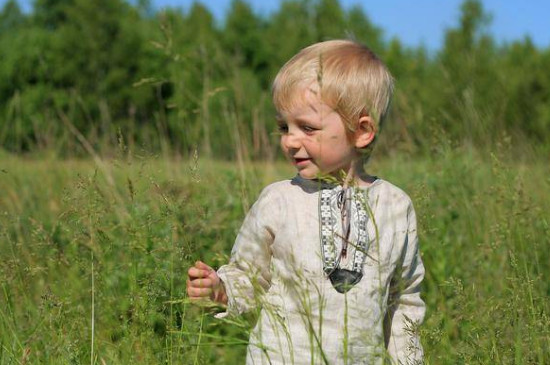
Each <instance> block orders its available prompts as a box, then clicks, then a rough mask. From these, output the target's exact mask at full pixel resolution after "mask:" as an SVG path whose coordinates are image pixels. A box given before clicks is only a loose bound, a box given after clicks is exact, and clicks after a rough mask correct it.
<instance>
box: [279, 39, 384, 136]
mask: <svg viewBox="0 0 550 365" xmlns="http://www.w3.org/2000/svg"><path fill="white" fill-rule="evenodd" d="M312 83H316V84H317V87H316V89H318V90H319V91H320V97H321V100H322V101H323V102H324V103H326V104H327V105H329V106H330V107H331V108H332V109H334V110H335V111H336V112H337V113H338V114H340V116H341V118H342V119H343V120H344V122H345V124H346V126H347V127H348V129H349V130H350V131H354V130H355V128H356V127H357V125H356V123H357V121H358V119H359V118H360V117H361V116H364V115H369V116H370V117H371V118H373V120H374V122H375V126H376V128H377V129H378V128H379V127H380V124H381V123H382V121H383V120H384V117H385V116H386V113H387V111H388V107H389V104H390V99H391V95H392V91H393V78H392V76H391V74H390V73H389V71H388V70H387V68H386V66H385V65H384V64H383V63H382V61H381V60H380V59H379V58H378V57H377V56H376V55H375V54H374V53H373V52H372V51H371V50H370V49H368V48H367V47H365V46H364V45H362V44H359V43H357V42H354V41H350V40H332V41H326V42H320V43H315V44H313V45H311V46H309V47H306V48H304V49H302V50H301V51H300V52H298V54H296V55H295V56H294V57H292V58H291V59H290V60H289V61H288V62H287V63H286V64H285V65H284V66H283V67H282V68H281V70H280V71H279V73H278V74H277V76H276V77H275V80H274V82H273V88H272V93H273V103H274V105H275V108H276V109H277V111H278V112H279V113H280V112H284V111H288V110H290V109H291V108H292V107H294V106H296V104H298V103H299V102H300V101H301V98H302V97H301V95H300V94H299V92H300V91H301V90H303V87H304V86H307V85H311V84H312Z"/></svg>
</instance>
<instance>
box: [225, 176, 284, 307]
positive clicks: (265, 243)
mask: <svg viewBox="0 0 550 365" xmlns="http://www.w3.org/2000/svg"><path fill="white" fill-rule="evenodd" d="M280 208H281V204H280V202H279V199H278V198H277V194H275V192H274V191H273V188H272V187H270V186H268V187H266V188H265V189H264V190H263V191H262V193H261V194H260V197H259V198H258V200H257V201H256V202H255V203H254V205H253V206H252V208H251V209H250V211H249V212H248V214H247V215H246V218H245V219H244V222H243V224H242V226H241V229H240V231H239V234H238V236H237V239H236V240H235V244H234V246H233V249H232V250H231V259H230V261H229V263H228V264H227V265H224V266H222V267H220V269H219V270H218V275H219V277H220V279H221V281H222V282H223V284H224V286H225V290H226V294H227V298H228V303H227V312H226V313H221V314H219V315H218V317H223V316H225V315H228V314H229V315H235V314H241V313H244V312H248V311H251V310H252V309H254V308H257V307H259V305H260V301H261V297H262V294H263V293H265V292H266V291H267V290H268V289H269V287H270V285H271V270H270V266H271V255H272V253H271V244H272V243H273V240H274V238H275V231H276V227H277V225H278V221H279V218H280V215H281V211H280V210H281V209H280Z"/></svg>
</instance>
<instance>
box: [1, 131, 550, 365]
mask: <svg viewBox="0 0 550 365" xmlns="http://www.w3.org/2000/svg"><path fill="white" fill-rule="evenodd" d="M435 147H436V148H434V152H433V154H432V155H430V156H425V157H423V158H418V157H413V156H411V155H409V154H405V153H398V154H395V155H394V156H392V157H391V158H390V157H379V158H374V159H373V161H372V165H371V166H370V171H371V172H372V173H375V174H377V175H379V176H381V177H383V178H385V179H388V180H389V181H392V182H394V183H395V184H397V185H398V186H400V187H402V188H403V189H404V190H405V191H407V192H409V193H410V195H411V197H412V199H413V201H414V202H415V205H416V210H417V213H418V219H419V229H420V232H419V234H420V240H421V250H422V253H423V260H424V263H425V266H426V269H427V273H426V279H425V283H424V287H423V298H424V299H425V301H426V303H427V305H428V315H427V318H426V321H425V324H424V325H423V326H422V328H421V331H422V339H423V342H424V347H425V351H426V362H427V363H429V364H476V363H477V364H544V363H550V325H549V324H550V321H549V313H550V301H549V300H548V297H549V295H550V283H549V282H548V280H546V278H547V277H548V276H549V275H550V254H549V250H548V247H549V244H550V238H549V237H550V226H549V222H548V217H547V214H546V213H547V212H548V211H550V179H548V176H549V172H550V171H549V167H548V165H547V161H544V159H542V158H538V157H536V156H527V157H525V158H522V159H519V158H515V159H511V158H510V155H509V149H508V148H507V147H506V146H502V147H501V148H500V149H495V150H494V151H493V153H492V154H489V153H487V154H480V153H479V152H476V151H474V150H468V149H461V148H452V147H450V146H449V145H448V144H445V143H443V142H441V143H439V144H438V145H437V146H435ZM516 157H517V156H516ZM236 166H237V168H236ZM239 166H240V167H239ZM0 170H1V172H0V191H2V194H1V195H0V275H1V277H2V283H1V286H2V290H1V292H0V363H2V364H11V363H50V364H60V363H61V364H63V363H87V362H90V359H91V363H97V364H100V363H108V364H111V363H113V364H128V363H161V362H162V363H170V364H172V363H178V364H191V363H193V364H197V363H204V364H229V363H242V362H243V361H244V353H245V344H246V343H247V339H248V330H249V327H248V325H247V324H246V322H244V321H238V320H237V321H233V322H231V321H227V322H223V321H219V320H215V319H213V318H212V316H211V314H210V313H211V311H212V310H210V309H209V308H200V307H196V306H190V305H189V304H188V303H187V302H186V300H185V294H184V293H185V279H186V273H185V272H186V269H187V267H188V266H189V265H190V264H191V263H192V262H194V261H195V260H197V259H202V260H205V261H207V262H210V263H213V264H214V265H221V264H223V263H224V262H225V261H226V259H227V257H226V255H227V254H228V253H229V252H230V248H231V246H232V243H233V241H234V238H235V235H236V232H237V230H238V227H239V226H240V223H241V221H242V218H243V216H244V214H245V213H246V211H247V209H248V206H249V204H250V202H252V201H254V199H255V197H256V196H257V195H258V193H259V191H260V189H261V188H262V187H263V186H265V185H266V184H267V183H269V182H271V181H275V180H278V179H281V178H285V177H290V176H292V174H293V172H292V170H291V169H290V168H289V167H287V166H286V165H285V164H282V163H277V162H270V163H268V164H266V163H253V162H251V161H250V160H248V159H246V158H244V157H243V158H242V159H241V161H240V163H238V164H235V163H223V162H216V161H212V160H205V159H202V158H201V156H197V155H195V158H191V159H189V160H178V159H169V158H162V159H159V158H156V157H154V156H147V157H139V156H137V155H136V154H129V153H120V154H119V155H118V156H116V157H115V158H112V159H110V160H105V159H100V161H99V162H98V161H97V160H96V161H95V162H93V161H90V160H57V159H55V158H51V159H48V158H31V157H27V158H25V157H15V156H10V155H5V154H3V155H2V156H0ZM92 281H93V287H92ZM92 311H93V313H94V314H93V316H92ZM92 336H93V341H92Z"/></svg>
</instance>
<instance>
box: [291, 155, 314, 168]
mask: <svg viewBox="0 0 550 365" xmlns="http://www.w3.org/2000/svg"><path fill="white" fill-rule="evenodd" d="M310 160H311V158H301V157H295V158H294V165H296V166H302V165H305V164H307V163H308V162H309V161H310Z"/></svg>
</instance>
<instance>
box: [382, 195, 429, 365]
mask: <svg viewBox="0 0 550 365" xmlns="http://www.w3.org/2000/svg"><path fill="white" fill-rule="evenodd" d="M407 222H408V229H407V234H406V235H405V239H404V240H405V242H404V244H403V248H402V250H401V260H400V262H401V265H400V266H399V267H398V268H397V270H396V273H395V276H394V279H393V280H392V281H393V282H392V286H391V289H390V295H389V303H388V313H387V315H386V319H385V323H384V324H385V328H384V329H385V338H386V346H387V350H388V353H389V355H390V357H391V359H392V361H393V362H392V364H407V365H408V364H423V357H424V353H423V350H422V345H421V343H420V336H419V331H418V329H419V325H420V324H421V323H422V321H423V320H424V314H425V312H426V306H425V304H424V301H423V300H422V299H421V298H420V283H421V281H422V279H423V278H424V266H423V264H422V259H421V257H420V254H419V251H418V236H417V231H416V214H415V211H414V208H413V206H412V204H410V205H409V208H408V212H407Z"/></svg>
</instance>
